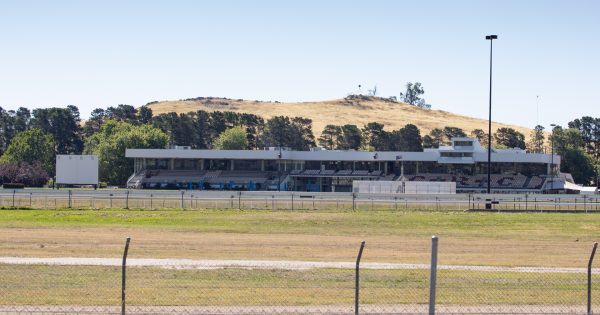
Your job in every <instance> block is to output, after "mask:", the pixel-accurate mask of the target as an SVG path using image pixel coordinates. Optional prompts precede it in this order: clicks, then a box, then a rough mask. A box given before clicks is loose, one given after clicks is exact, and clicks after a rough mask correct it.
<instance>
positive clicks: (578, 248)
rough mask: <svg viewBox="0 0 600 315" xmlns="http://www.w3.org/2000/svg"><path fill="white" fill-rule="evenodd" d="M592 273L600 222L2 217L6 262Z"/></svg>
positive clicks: (9, 213) (69, 213) (209, 214)
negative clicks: (430, 265) (436, 250)
mask: <svg viewBox="0 0 600 315" xmlns="http://www.w3.org/2000/svg"><path fill="white" fill-rule="evenodd" d="M434 234H435V235H438V236H439V238H440V255H439V256H440V263H441V264H464V265H501V266H566V267H585V266H586V265H587V259H588V257H589V252H590V249H591V246H592V243H593V242H594V241H596V240H598V239H599V238H600V237H599V236H600V215H598V214H556V213H555V214H552V213H518V214H514V213H513V214H508V213H468V212H461V211H438V212H432V211H398V212H394V211H357V212H353V211H337V212H336V211H332V212H325V211H294V212H293V211H254V210H253V211H237V210H189V211H185V210H154V211H150V210H123V209H114V210H69V209H63V210H0V238H1V239H2V240H3V242H2V243H0V256H27V257H63V256H69V257H120V256H121V254H122V247H123V244H124V240H125V238H126V237H128V236H130V237H132V243H131V249H130V254H131V257H140V258H141V257H144V258H191V259H268V260H317V261H353V260H354V259H355V255H356V252H357V250H358V246H359V243H360V241H361V240H365V241H366V244H367V245H366V248H365V253H364V257H363V259H364V261H377V262H405V263H426V262H428V260H429V248H430V242H431V236H432V235H434Z"/></svg>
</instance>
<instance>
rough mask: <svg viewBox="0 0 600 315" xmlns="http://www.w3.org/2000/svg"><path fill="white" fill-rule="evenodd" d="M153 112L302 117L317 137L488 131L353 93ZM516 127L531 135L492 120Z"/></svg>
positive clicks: (476, 123)
mask: <svg viewBox="0 0 600 315" xmlns="http://www.w3.org/2000/svg"><path fill="white" fill-rule="evenodd" d="M147 106H148V107H150V108H151V109H152V112H153V113H154V115H158V114H162V113H168V112H176V113H187V112H191V111H197V110H205V111H232V112H236V113H250V114H255V115H258V116H261V117H263V118H265V119H268V118H270V117H273V116H290V117H293V116H301V117H306V118H310V119H312V120H313V132H314V134H315V136H316V137H318V136H319V135H320V134H321V131H322V130H323V128H324V127H325V125H327V124H334V125H344V124H354V125H357V126H358V127H359V128H360V127H362V126H363V125H364V124H367V123H369V122H374V121H375V122H379V123H382V124H384V125H385V129H386V130H388V131H389V130H394V129H399V128H401V127H404V125H406V124H408V123H411V124H414V125H416V126H417V127H419V129H420V130H421V135H425V134H428V133H429V131H430V130H431V129H433V128H444V127H446V126H452V127H459V128H462V129H463V130H464V131H465V132H466V133H467V135H468V134H470V132H471V130H473V129H477V128H479V129H483V130H486V131H487V120H485V119H480V118H474V117H469V116H463V115H458V114H453V113H450V112H447V111H443V110H435V109H424V108H419V107H417V106H412V105H408V104H405V103H402V102H396V101H394V100H390V99H386V98H381V97H371V96H364V95H352V96H349V97H346V98H343V99H334V100H326V101H318V102H293V103H283V102H277V101H275V102H264V101H252V100H243V99H228V98H218V97H198V98H193V99H185V100H178V101H160V102H151V103H148V104H147ZM502 127H509V128H513V129H515V130H517V131H519V132H521V133H523V134H524V135H525V137H526V139H528V138H529V136H530V133H531V129H530V128H526V127H522V126H516V125H511V124H504V123H498V122H493V123H492V129H493V130H496V129H498V128H502Z"/></svg>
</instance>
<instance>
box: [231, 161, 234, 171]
mask: <svg viewBox="0 0 600 315" xmlns="http://www.w3.org/2000/svg"><path fill="white" fill-rule="evenodd" d="M233 162H234V160H231V167H230V169H231V170H232V171H233V170H234V167H233Z"/></svg>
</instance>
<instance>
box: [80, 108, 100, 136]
mask: <svg viewBox="0 0 600 315" xmlns="http://www.w3.org/2000/svg"><path fill="white" fill-rule="evenodd" d="M104 121H106V112H105V111H104V109H102V108H96V109H94V110H92V112H91V114H90V119H88V120H86V122H85V124H84V125H83V136H84V137H86V138H87V137H89V136H91V135H93V134H94V133H96V132H98V131H99V130H100V128H101V127H102V124H104Z"/></svg>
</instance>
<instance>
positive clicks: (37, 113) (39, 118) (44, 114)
mask: <svg viewBox="0 0 600 315" xmlns="http://www.w3.org/2000/svg"><path fill="white" fill-rule="evenodd" d="M76 109H77V107H75V106H73V105H70V106H69V107H68V108H57V107H53V108H36V109H34V110H33V118H31V122H30V124H29V125H30V127H31V128H37V129H40V130H42V131H43V132H45V133H49V134H51V135H52V137H53V138H54V145H55V149H54V151H55V153H56V154H79V153H81V151H82V149H83V140H82V139H81V130H80V126H79V122H80V118H79V111H78V110H76Z"/></svg>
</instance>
